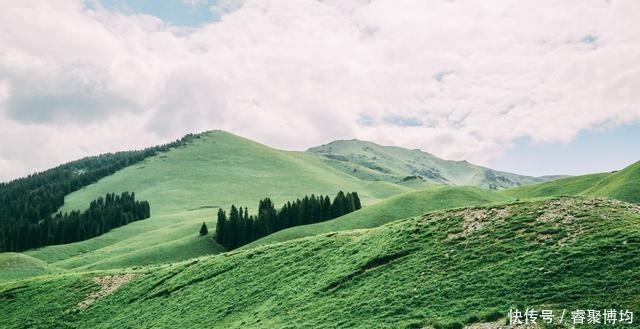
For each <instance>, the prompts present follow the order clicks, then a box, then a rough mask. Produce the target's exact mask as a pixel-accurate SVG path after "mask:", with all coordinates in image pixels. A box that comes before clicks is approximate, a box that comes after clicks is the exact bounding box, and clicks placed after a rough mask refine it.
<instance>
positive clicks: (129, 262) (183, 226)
mask: <svg viewBox="0 0 640 329" xmlns="http://www.w3.org/2000/svg"><path fill="white" fill-rule="evenodd" d="M338 190H344V191H358V192H359V194H360V196H361V198H362V200H363V203H364V204H370V203H373V202H375V201H378V200H381V199H384V198H387V197H389V196H392V195H395V194H398V193H403V192H407V191H410V190H411V188H410V187H407V186H402V185H398V184H393V183H390V182H371V181H365V180H361V179H358V178H356V177H354V176H351V175H348V174H346V173H344V172H342V171H339V170H337V169H335V168H333V167H331V166H329V165H328V164H326V163H325V162H324V160H323V157H321V156H317V155H315V154H310V153H306V152H287V151H281V150H276V149H272V148H269V147H267V146H264V145H261V144H259V143H256V142H253V141H250V140H248V139H245V138H242V137H238V136H235V135H232V134H229V133H226V132H222V131H214V132H209V133H205V134H202V135H199V136H198V137H197V138H195V139H194V140H193V141H192V142H191V143H190V144H188V145H185V146H181V147H178V148H174V149H172V150H170V151H168V152H166V153H162V154H160V155H157V156H154V157H150V158H147V159H146V160H144V161H143V162H141V163H138V164H136V165H134V166H130V167H127V168H125V169H123V170H120V171H118V172H116V173H115V174H113V175H111V176H108V177H106V178H103V179H101V180H100V181H98V182H97V183H95V184H92V185H89V186H87V187H85V188H83V189H81V190H79V191H77V192H74V193H72V194H70V195H69V196H67V197H66V198H65V205H64V206H63V208H62V211H70V210H73V209H85V208H87V207H88V205H89V202H90V201H91V200H93V199H95V198H97V197H98V196H103V195H104V194H106V193H111V192H116V193H119V192H122V191H134V192H135V193H136V197H137V198H138V199H140V200H148V201H149V203H150V204H151V218H149V219H147V220H143V221H138V222H135V223H132V224H129V225H126V226H123V227H120V228H117V229H115V230H113V231H111V232H109V233H107V234H104V235H102V236H99V237H97V238H93V239H90V240H86V241H82V242H78V243H73V244H68V245H62V246H50V247H45V248H41V249H38V250H33V251H29V252H27V254H28V255H30V256H32V257H35V258H38V259H41V260H44V261H46V262H48V263H52V264H54V265H55V266H59V267H62V268H65V269H73V268H85V269H96V268H100V269H105V268H118V267H126V266H135V265H146V264H152V263H156V262H159V261H162V262H165V261H167V262H168V261H179V260H184V259H188V258H192V257H197V256H201V255H208V254H211V253H217V252H220V251H222V248H221V247H220V246H218V245H216V244H215V243H213V242H211V239H208V240H207V239H206V238H204V239H200V238H197V237H196V235H197V232H198V229H199V227H200V224H201V223H202V222H203V221H206V222H207V223H208V224H209V227H215V212H216V210H217V209H216V208H217V207H224V208H228V207H229V206H230V205H231V204H236V205H243V206H248V207H249V209H250V211H255V207H256V206H257V202H258V200H260V199H262V198H264V197H266V196H269V197H271V199H272V200H274V202H275V203H276V204H277V205H278V206H279V205H280V204H281V203H284V202H286V201H289V200H292V199H295V198H298V197H301V196H304V195H308V194H312V193H315V194H329V195H334V194H335V193H336V192H337V191H338ZM178 246H179V247H178Z"/></svg>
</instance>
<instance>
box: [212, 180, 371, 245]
mask: <svg viewBox="0 0 640 329" xmlns="http://www.w3.org/2000/svg"><path fill="white" fill-rule="evenodd" d="M361 207H362V205H361V204H360V198H359V197H358V193H357V192H351V193H346V194H345V193H344V192H342V191H340V192H338V194H337V195H336V197H335V198H334V199H333V202H332V201H331V199H330V198H329V196H322V195H320V196H315V195H313V194H312V195H311V196H305V197H304V198H302V199H297V200H296V201H293V202H287V203H285V204H284V205H283V206H282V208H280V209H278V210H276V208H275V206H274V204H273V201H271V199H269V198H266V199H264V200H260V202H259V204H258V214H257V215H249V211H248V210H247V208H246V207H244V209H243V208H242V207H236V206H235V205H232V206H231V209H230V210H229V213H228V215H227V212H225V211H224V210H222V209H219V210H218V221H217V224H216V241H217V242H218V243H220V244H221V245H223V246H225V247H226V248H227V249H229V250H231V249H235V248H238V247H240V246H243V245H245V244H247V243H250V242H252V241H255V240H258V239H260V238H262V237H264V236H267V235H269V234H271V233H274V232H277V231H280V230H282V229H285V228H289V227H293V226H299V225H305V224H312V223H318V222H322V221H326V220H329V219H333V218H337V217H340V216H342V215H344V214H348V213H350V212H352V211H355V210H358V209H360V208H361Z"/></svg>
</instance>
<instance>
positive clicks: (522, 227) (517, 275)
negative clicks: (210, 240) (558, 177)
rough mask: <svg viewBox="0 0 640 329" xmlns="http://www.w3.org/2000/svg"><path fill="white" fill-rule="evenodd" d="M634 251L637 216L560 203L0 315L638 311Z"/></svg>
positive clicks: (130, 322) (437, 215) (18, 304)
mask: <svg viewBox="0 0 640 329" xmlns="http://www.w3.org/2000/svg"><path fill="white" fill-rule="evenodd" d="M638 248H640V207H639V206H637V205H631V204H627V203H623V202H619V201H612V200H605V199H602V200H601V199H591V198H559V199H553V200H546V201H536V202H523V203H516V204H507V205H497V206H490V207H475V208H468V209H458V210H449V211H440V212H434V213H431V214H428V215H426V216H423V217H416V218H412V219H407V220H403V221H398V222H393V223H390V224H387V225H384V226H381V227H378V228H375V229H368V230H358V231H348V232H339V233H332V234H328V235H322V236H316V237H310V238H305V239H300V240H296V241H289V242H285V243H281V244H274V245H269V246H264V247H258V248H254V249H250V250H246V251H239V252H232V253H229V254H224V255H214V256H210V257H205V258H200V259H197V260H193V261H190V262H187V263H182V264H176V265H173V266H171V267H169V266H164V267H159V268H154V269H149V270H145V271H142V272H136V273H132V274H129V275H127V274H126V273H122V274H121V275H114V274H113V273H110V275H109V276H105V275H100V274H97V273H94V274H83V275H68V276H63V277H59V276H49V277H42V278H34V279H31V280H27V281H26V282H20V283H12V284H8V285H4V286H0V314H2V315H3V327H4V328H24V327H30V328H52V327H55V328H336V327H339V328H421V327H427V326H428V325H429V324H434V323H440V324H451V323H456V322H465V321H466V320H471V322H474V321H478V320H482V319H485V320H493V319H495V318H496V317H497V316H504V315H506V314H507V310H508V309H509V308H510V307H519V308H527V307H535V308H537V309H540V308H542V307H544V308H550V309H554V310H555V311H556V312H558V313H560V312H561V310H562V309H568V310H571V309H576V308H585V307H588V308H595V309H603V308H617V309H630V310H637V309H638V308H640V297H639V296H640V286H638V285H637V284H636V283H637V282H640V271H637V269H638V268H640V255H639V254H638V253H637V250H638ZM502 321H504V320H502ZM452 327H453V326H452ZM584 328H589V327H588V326H584Z"/></svg>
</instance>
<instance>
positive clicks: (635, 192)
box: [584, 162, 640, 203]
mask: <svg viewBox="0 0 640 329" xmlns="http://www.w3.org/2000/svg"><path fill="white" fill-rule="evenodd" d="M584 194H585V195H593V196H606V197H609V198H613V199H618V200H623V201H627V202H636V203H640V162H636V163H634V164H632V165H630V166H628V167H626V168H624V169H623V170H620V171H618V172H615V173H612V174H610V175H608V176H607V177H605V178H604V179H602V180H601V181H599V182H597V183H596V184H594V185H593V186H591V187H589V188H588V189H586V190H585V191H584Z"/></svg>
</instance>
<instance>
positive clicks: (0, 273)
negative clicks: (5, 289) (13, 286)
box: [0, 252, 63, 283]
mask: <svg viewBox="0 0 640 329" xmlns="http://www.w3.org/2000/svg"><path fill="white" fill-rule="evenodd" d="M62 272H63V270H61V269H59V268H57V267H55V266H51V265H49V264H47V263H46V262H43V261H41V260H39V259H36V258H33V257H29V256H27V255H24V254H20V253H15V252H3V253H0V283H1V282H3V281H12V280H19V279H26V278H29V277H33V276H41V275H47V274H55V273H62Z"/></svg>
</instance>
